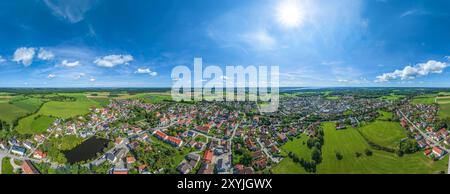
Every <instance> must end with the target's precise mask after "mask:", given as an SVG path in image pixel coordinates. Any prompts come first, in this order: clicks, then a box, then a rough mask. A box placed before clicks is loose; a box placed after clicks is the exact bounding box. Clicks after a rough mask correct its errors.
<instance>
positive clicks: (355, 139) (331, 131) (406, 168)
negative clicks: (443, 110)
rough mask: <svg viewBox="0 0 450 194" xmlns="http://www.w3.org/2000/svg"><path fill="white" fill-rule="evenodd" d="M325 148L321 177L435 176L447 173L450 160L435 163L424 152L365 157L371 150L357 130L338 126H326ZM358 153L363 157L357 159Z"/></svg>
mask: <svg viewBox="0 0 450 194" xmlns="http://www.w3.org/2000/svg"><path fill="white" fill-rule="evenodd" d="M323 127H324V132H325V145H324V147H323V148H322V152H323V161H322V163H321V164H319V165H318V166H317V172H318V173H322V174H336V173H337V174H339V173H344V174H366V173H368V174H379V173H381V174H401V173H407V174H413V173H419V174H432V173H439V172H441V171H445V172H446V171H447V161H448V158H447V157H448V156H446V157H445V158H444V159H442V160H440V161H437V162H434V161H433V160H431V159H428V158H426V157H425V156H424V155H423V154H422V153H421V152H419V153H416V154H408V155H405V156H403V157H398V156H397V155H396V154H393V153H388V152H384V151H378V150H374V149H371V150H372V151H373V155H372V156H366V155H365V154H364V150H365V149H367V148H369V149H370V146H369V145H368V144H367V142H366V141H365V140H364V138H363V137H362V136H361V135H360V134H359V133H358V132H357V131H356V129H353V128H348V129H346V130H336V129H335V124H334V123H331V122H327V123H323ZM336 151H339V152H340V153H341V154H342V155H343V159H342V160H337V159H336V154H335V152H336ZM355 152H360V153H362V156H360V157H359V158H357V157H356V156H355Z"/></svg>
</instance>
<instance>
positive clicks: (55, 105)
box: [38, 99, 100, 119]
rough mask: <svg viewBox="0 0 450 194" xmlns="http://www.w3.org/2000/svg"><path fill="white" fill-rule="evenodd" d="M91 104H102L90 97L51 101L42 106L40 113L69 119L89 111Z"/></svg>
mask: <svg viewBox="0 0 450 194" xmlns="http://www.w3.org/2000/svg"><path fill="white" fill-rule="evenodd" d="M91 106H100V104H99V103H98V102H96V101H93V100H89V99H83V100H77V101H74V102H57V101H51V102H48V103H46V104H45V105H44V106H42V108H41V110H39V112H38V114H42V115H48V116H54V117H60V118H64V119H67V118H71V117H74V116H78V115H84V114H87V113H89V108H90V107H91Z"/></svg>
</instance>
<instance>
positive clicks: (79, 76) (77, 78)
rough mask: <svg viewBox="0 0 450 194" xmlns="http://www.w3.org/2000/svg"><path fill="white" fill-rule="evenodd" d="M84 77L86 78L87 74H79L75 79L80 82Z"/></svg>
mask: <svg viewBox="0 0 450 194" xmlns="http://www.w3.org/2000/svg"><path fill="white" fill-rule="evenodd" d="M84 76H86V74H85V73H79V74H78V75H76V76H75V79H76V80H79V79H81V78H82V77H84Z"/></svg>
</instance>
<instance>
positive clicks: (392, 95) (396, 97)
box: [379, 94, 405, 101]
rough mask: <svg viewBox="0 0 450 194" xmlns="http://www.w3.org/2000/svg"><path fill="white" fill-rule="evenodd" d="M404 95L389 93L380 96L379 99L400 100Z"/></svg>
mask: <svg viewBox="0 0 450 194" xmlns="http://www.w3.org/2000/svg"><path fill="white" fill-rule="evenodd" d="M404 97H405V96H404V95H397V94H390V95H386V96H382V97H380V98H379V99H382V100H390V101H393V100H400V99H402V98H404Z"/></svg>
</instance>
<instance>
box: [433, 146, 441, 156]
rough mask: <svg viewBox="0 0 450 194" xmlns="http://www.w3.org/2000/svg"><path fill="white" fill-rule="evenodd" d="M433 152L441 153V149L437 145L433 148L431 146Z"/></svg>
mask: <svg viewBox="0 0 450 194" xmlns="http://www.w3.org/2000/svg"><path fill="white" fill-rule="evenodd" d="M433 152H435V153H437V154H439V155H441V154H442V150H441V148H439V147H434V148H433Z"/></svg>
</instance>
